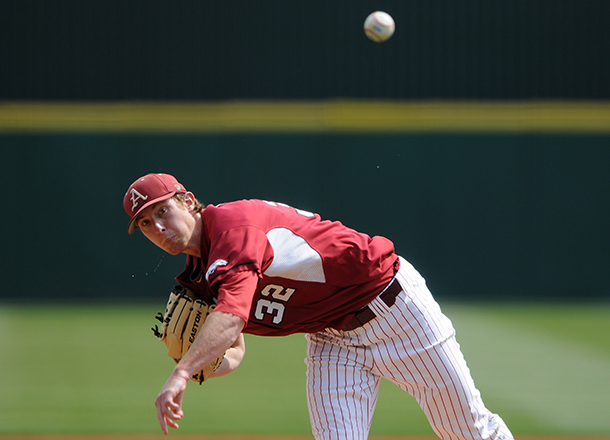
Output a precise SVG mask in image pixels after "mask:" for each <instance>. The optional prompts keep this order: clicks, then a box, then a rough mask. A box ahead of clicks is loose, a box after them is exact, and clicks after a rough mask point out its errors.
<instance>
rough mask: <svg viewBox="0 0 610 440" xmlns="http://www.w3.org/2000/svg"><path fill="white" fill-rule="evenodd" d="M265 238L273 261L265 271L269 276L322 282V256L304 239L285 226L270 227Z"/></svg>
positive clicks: (323, 277)
mask: <svg viewBox="0 0 610 440" xmlns="http://www.w3.org/2000/svg"><path fill="white" fill-rule="evenodd" d="M267 239H268V240H269V243H271V247H272V248H273V254H274V255H273V262H272V263H271V266H269V268H268V269H267V270H266V271H265V275H267V276H269V277H282V278H288V279H291V280H298V281H312V282H317V283H324V282H325V281H326V277H325V276H324V269H323V268H322V257H321V256H320V254H318V253H317V252H316V251H315V250H314V249H313V248H312V247H311V246H310V245H309V243H307V241H305V239H304V238H303V237H299V236H298V235H296V234H295V233H293V232H292V231H291V230H289V229H286V228H277V229H272V230H270V231H269V232H267Z"/></svg>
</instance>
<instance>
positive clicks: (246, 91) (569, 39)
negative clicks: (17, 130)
mask: <svg viewBox="0 0 610 440" xmlns="http://www.w3.org/2000/svg"><path fill="white" fill-rule="evenodd" d="M378 9H380V10H384V11H387V12H389V13H390V14H391V15H392V16H393V17H394V19H395V21H396V32H395V34H394V36H393V37H392V39H391V40H389V41H388V42H387V43H384V44H377V43H373V42H371V41H369V40H368V39H367V38H366V37H365V36H364V33H363V31H362V25H363V22H364V19H365V18H366V16H367V15H368V14H369V13H371V12H372V11H374V10H378ZM609 22H610V3H609V2H608V1H607V0H586V1H583V0H512V1H502V0H465V1H460V2H456V1H451V0H425V1H424V0H376V1H371V0H308V1H296V0H292V1H287V0H265V1H261V2H252V1H249V0H233V1H230V2H223V1H214V2H210V1H198V0H184V1H181V2H179V3H174V2H169V1H161V0H132V1H129V2H125V1H119V0H105V1H103V2H83V1H81V0H64V1H61V2H50V1H39V0H3V1H2V2H0V42H1V44H0V60H2V62H1V63H0V79H1V81H0V99H10V100H20V99H25V100H38V99H42V100H81V101H90V100H142V99H144V100H148V99H156V100H224V99H329V98H335V97H347V98H358V99H365V98H367V99H368V98H383V99H609V98H610V81H609V78H610V57H608V53H610V26H608V23H609Z"/></svg>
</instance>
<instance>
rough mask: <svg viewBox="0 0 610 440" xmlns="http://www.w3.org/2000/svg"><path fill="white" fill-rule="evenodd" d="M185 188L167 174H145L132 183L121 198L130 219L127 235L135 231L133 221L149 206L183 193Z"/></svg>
mask: <svg viewBox="0 0 610 440" xmlns="http://www.w3.org/2000/svg"><path fill="white" fill-rule="evenodd" d="M185 192H186V188H184V186H182V184H180V183H179V182H178V181H177V180H176V178H175V177H174V176H171V175H169V174H155V173H151V174H147V175H146V176H144V177H140V178H139V179H138V180H136V181H135V182H133V183H132V184H131V186H130V187H129V189H128V190H127V192H126V193H125V197H124V198H123V208H125V212H126V213H127V215H128V216H129V217H130V218H131V220H130V221H129V225H128V226H127V233H128V234H130V235H131V234H133V231H135V230H136V223H135V220H136V218H137V217H138V214H139V213H140V212H142V210H144V209H146V208H148V207H149V206H150V205H152V204H154V203H157V202H160V201H162V200H166V199H169V198H170V197H172V196H173V195H174V194H177V193H185Z"/></svg>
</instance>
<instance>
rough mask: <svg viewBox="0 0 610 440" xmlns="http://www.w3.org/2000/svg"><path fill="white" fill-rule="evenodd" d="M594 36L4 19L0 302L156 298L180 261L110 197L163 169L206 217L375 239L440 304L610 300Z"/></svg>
mask: <svg viewBox="0 0 610 440" xmlns="http://www.w3.org/2000/svg"><path fill="white" fill-rule="evenodd" d="M373 10H385V11H387V12H389V13H390V14H391V15H392V16H393V17H394V19H395V21H396V33H395V35H394V36H393V37H392V39H391V40H389V41H388V42H386V43H382V44H378V43H373V42H371V41H369V40H368V39H367V38H366V37H365V36H364V33H363V31H362V23H363V21H364V18H365V17H366V16H367V15H368V14H369V13H370V12H372V11H373ZM609 19H610V3H608V2H607V1H604V0H598V1H595V0H588V1H587V2H581V1H577V0H537V1H534V2H532V1H529V0H517V1H512V2H503V1H470V0H469V1H464V2H452V1H446V0H432V1H419V0H395V1H390V0H379V1H368V0H366V1H365V0H358V1H354V0H343V1H341V0H333V1H327V0H324V1H321V0H312V1H307V2H295V1H291V2H286V1H276V0H266V1H265V2H262V3H256V4H254V3H252V2H249V1H245V0H243V1H232V2H206V1H182V2H180V3H178V4H176V3H172V2H167V1H150V0H147V1H132V2H127V3H126V2H120V1H113V0H109V1H104V2H94V3H86V4H85V3H82V2H78V1H70V0H67V1H62V2H59V3H58V2H52V1H44V0H36V1H33V0H21V1H12V0H8V1H4V2H2V4H1V5H0V41H1V44H0V60H2V61H1V63H0V145H1V146H2V147H3V149H2V151H3V152H4V159H3V160H2V173H1V177H0V178H1V179H2V185H3V187H4V188H5V191H4V193H5V197H6V198H7V200H8V203H9V206H10V207H11V209H10V214H9V215H8V216H7V217H8V218H7V221H6V223H5V224H6V225H7V229H6V233H5V237H4V240H3V243H4V244H3V253H4V254H5V255H4V258H3V260H4V264H3V273H5V274H6V276H5V277H4V278H5V280H4V289H2V290H1V292H0V296H1V297H2V298H5V299H15V298H20V299H23V298H25V297H29V296H30V295H34V296H37V297H38V298H37V299H48V300H53V299H59V298H63V297H66V296H72V295H73V292H72V289H70V288H67V286H87V288H86V289H80V291H79V295H78V299H79V300H82V301H85V300H93V301H99V300H113V299H116V298H119V297H121V298H124V295H125V294H126V293H127V294H129V295H131V296H132V297H133V298H134V299H135V298H136V297H147V296H150V295H156V294H157V293H155V292H158V295H159V297H161V296H165V290H166V289H165V286H166V284H167V282H168V281H167V280H168V279H171V277H172V276H173V275H174V274H175V273H176V271H177V270H178V269H179V268H180V267H181V266H182V259H181V258H170V257H163V254H162V252H161V251H158V250H156V249H154V248H152V247H151V246H150V245H148V243H146V242H145V240H144V239H143V238H142V237H141V236H136V237H128V236H127V235H126V234H125V227H126V221H127V216H126V215H125V214H124V213H123V210H122V205H121V203H122V197H123V195H124V192H125V190H126V188H127V187H128V186H129V185H130V184H131V182H132V181H134V180H135V179H136V178H138V177H139V176H141V175H143V174H146V173H148V172H169V173H174V174H175V175H176V176H177V177H178V179H179V180H180V181H181V182H182V183H183V184H184V185H186V186H187V188H189V189H190V190H192V191H193V192H195V194H196V195H198V196H199V198H200V199H201V200H203V201H204V202H206V203H220V202H224V201H229V200H235V199H240V198H266V199H271V200H278V201H282V202H284V203H288V204H292V205H295V206H298V207H302V208H303V209H308V210H311V211H315V212H318V213H319V214H320V215H321V216H322V217H323V218H328V219H332V220H341V221H342V222H344V223H345V224H347V225H348V226H351V227H354V228H356V229H360V230H362V231H364V232H367V233H369V234H371V235H374V234H382V235H386V236H387V237H389V238H391V239H392V240H394V241H395V243H396V247H397V250H398V251H399V253H401V254H402V255H404V256H405V257H406V258H408V259H410V260H411V261H413V263H414V264H415V265H416V266H417V267H419V268H420V270H421V271H422V272H423V274H424V276H426V277H427V278H428V279H429V283H430V284H431V285H432V287H433V289H434V292H435V293H436V295H437V296H439V297H440V298H451V299H458V300H463V299H472V298H475V299H489V300H492V299H493V300H511V299H539V298H540V299H544V300H555V299H560V300H575V299H578V300H583V299H607V298H608V296H609V290H608V286H609V285H610V270H608V267H609V263H610V252H609V245H610V232H609V228H608V221H607V218H608V214H609V213H610V206H609V201H608V194H609V190H610V179H608V169H609V165H610V143H609V139H610V137H609V134H610V110H609V107H608V101H607V100H608V99H609V98H610V57H609V56H608V54H609V53H610V27H608V20H609ZM422 115H423V116H422ZM9 275H10V276H9ZM159 286H162V287H161V288H160V287H159ZM16 292H19V294H16Z"/></svg>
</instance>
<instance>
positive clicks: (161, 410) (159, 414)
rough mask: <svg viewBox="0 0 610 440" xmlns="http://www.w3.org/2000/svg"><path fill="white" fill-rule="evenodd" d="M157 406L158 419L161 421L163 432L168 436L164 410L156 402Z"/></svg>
mask: <svg viewBox="0 0 610 440" xmlns="http://www.w3.org/2000/svg"><path fill="white" fill-rule="evenodd" d="M155 405H157V419H159V425H161V431H163V434H165V435H167V422H166V421H165V415H164V414H163V408H162V407H161V406H160V405H159V404H158V403H157V402H156V401H155Z"/></svg>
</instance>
